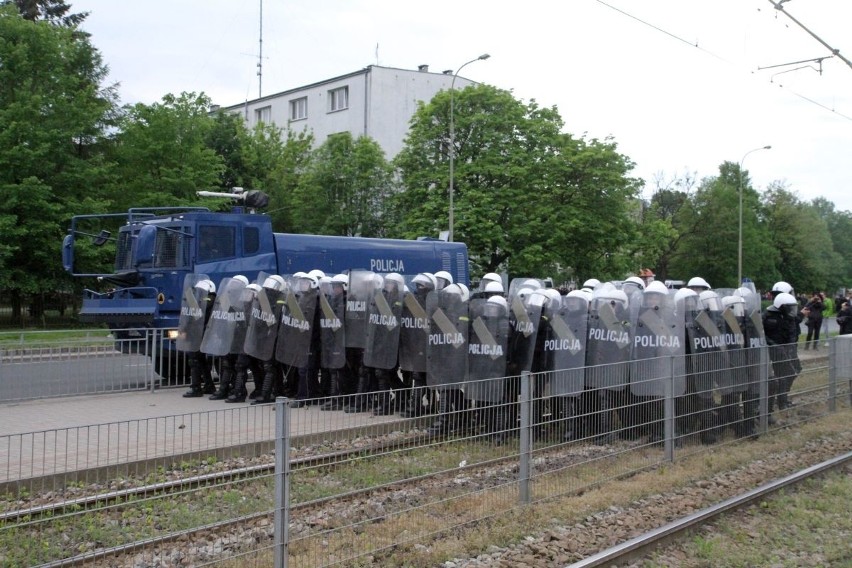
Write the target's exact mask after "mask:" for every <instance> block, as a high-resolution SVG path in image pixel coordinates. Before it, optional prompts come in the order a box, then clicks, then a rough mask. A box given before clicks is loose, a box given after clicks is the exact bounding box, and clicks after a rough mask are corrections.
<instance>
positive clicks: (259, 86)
mask: <svg viewBox="0 0 852 568" xmlns="http://www.w3.org/2000/svg"><path fill="white" fill-rule="evenodd" d="M261 97H263V0H260V33H259V34H258V48H257V98H261Z"/></svg>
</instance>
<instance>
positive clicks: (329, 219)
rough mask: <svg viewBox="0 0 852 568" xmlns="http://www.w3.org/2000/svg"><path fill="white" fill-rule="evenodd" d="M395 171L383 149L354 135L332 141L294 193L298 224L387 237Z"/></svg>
mask: <svg viewBox="0 0 852 568" xmlns="http://www.w3.org/2000/svg"><path fill="white" fill-rule="evenodd" d="M392 175H393V172H392V168H391V166H390V164H389V163H388V162H387V160H385V157H384V153H383V151H382V149H381V147H380V146H379V145H378V144H377V143H376V141H375V140H373V139H371V138H368V137H366V136H360V137H358V138H357V139H354V138H353V137H352V135H351V134H350V133H348V132H343V133H340V134H336V135H334V136H331V137H329V138H328V139H327V140H326V141H325V142H323V144H322V145H321V146H320V147H319V148H317V150H316V151H315V152H314V156H313V159H312V160H311V162H310V164H309V165H308V166H307V168H306V171H305V175H304V176H302V178H301V180H300V182H299V184H298V187H297V188H296V191H295V192H294V194H293V200H292V213H293V226H294V229H295V230H297V231H299V232H306V233H318V234H324V235H347V236H354V235H358V236H362V237H381V236H385V228H386V227H385V218H384V207H385V204H386V203H387V202H388V199H389V198H390V194H391V189H392V179H393V177H392Z"/></svg>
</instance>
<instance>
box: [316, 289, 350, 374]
mask: <svg viewBox="0 0 852 568" xmlns="http://www.w3.org/2000/svg"><path fill="white" fill-rule="evenodd" d="M331 288H332V287H331V286H329V290H330V292H329V294H327V295H326V294H320V297H319V307H320V311H321V314H320V316H321V317H320V344H321V352H320V353H321V355H320V361H321V363H320V365H321V366H322V368H324V369H340V368H342V367H344V366H345V365H346V327H345V326H344V325H343V322H344V321H345V319H346V294H343V293H340V294H335V293H334V291H333V290H331Z"/></svg>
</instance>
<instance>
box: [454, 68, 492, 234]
mask: <svg viewBox="0 0 852 568" xmlns="http://www.w3.org/2000/svg"><path fill="white" fill-rule="evenodd" d="M489 57H491V56H490V55H488V54H487V53H483V54H482V55H480V56H479V57H477V58H476V59H471V60H470V61H468V62H467V63H465V64H464V65H462V66H461V67H459V68H458V70H457V71H456V72H455V73H453V80H452V81H451V82H450V231H449V237H448V238H449V241H450V242H453V165H454V164H453V162H454V161H455V157H456V123H455V118H454V117H453V113H454V111H455V106H454V105H455V101H454V96H453V94H454V93H455V86H456V77H458V76H459V73H461V70H462V69H464V68H465V66H467V65H470V64H471V63H473V62H474V61H485V60H486V59H488V58H489Z"/></svg>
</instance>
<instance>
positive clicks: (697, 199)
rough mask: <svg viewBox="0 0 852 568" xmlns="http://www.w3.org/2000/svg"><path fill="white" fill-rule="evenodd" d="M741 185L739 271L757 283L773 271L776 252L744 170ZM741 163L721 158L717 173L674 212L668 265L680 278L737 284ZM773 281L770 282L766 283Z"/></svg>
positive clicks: (756, 197) (758, 202)
mask: <svg viewBox="0 0 852 568" xmlns="http://www.w3.org/2000/svg"><path fill="white" fill-rule="evenodd" d="M742 180H743V181H742V187H743V276H744V277H750V278H752V279H753V280H755V282H757V283H758V285H759V286H761V285H762V286H765V285H766V282H767V281H769V280H771V279H773V278H775V276H776V275H777V270H776V264H775V263H776V259H777V253H776V252H775V249H773V247H772V240H771V238H770V235H769V233H768V229H767V226H766V224H765V223H764V222H763V221H762V218H761V217H762V214H763V212H762V208H761V205H760V201H759V199H760V196H759V194H758V193H757V191H755V190H754V189H753V188H752V187H751V185H750V181H749V179H748V176H747V175H746V174H743V176H742ZM739 187H740V170H739V165H738V164H736V163H733V162H723V163H722V165H720V166H719V176H717V177H708V178H705V179H704V180H702V181H701V183H700V185H699V188H698V190H697V191H696V192H695V194H694V195H691V196H690V197H689V199H688V200H687V201H686V202H685V203H684V206H683V207H682V208H681V210H680V212H679V214H678V215H677V216H676V217H675V228H676V229H677V231H678V232H679V234H680V241H679V243H678V246H677V250H676V251H675V252H674V253H673V254H672V255H671V263H670V267H671V270H672V272H673V273H674V274H677V275H680V276H681V277H682V279H688V278H690V277H692V276H701V277H703V278H704V279H705V280H707V281H708V282H709V283H710V284H711V285H713V286H714V287H719V288H721V287H735V286H737V285H738V283H737V258H738V243H739ZM770 284H771V282H770Z"/></svg>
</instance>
